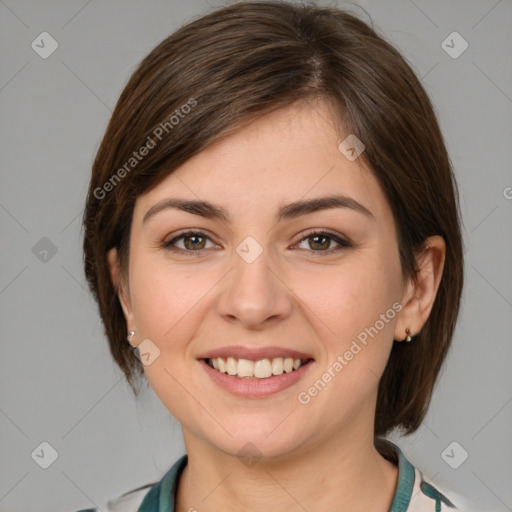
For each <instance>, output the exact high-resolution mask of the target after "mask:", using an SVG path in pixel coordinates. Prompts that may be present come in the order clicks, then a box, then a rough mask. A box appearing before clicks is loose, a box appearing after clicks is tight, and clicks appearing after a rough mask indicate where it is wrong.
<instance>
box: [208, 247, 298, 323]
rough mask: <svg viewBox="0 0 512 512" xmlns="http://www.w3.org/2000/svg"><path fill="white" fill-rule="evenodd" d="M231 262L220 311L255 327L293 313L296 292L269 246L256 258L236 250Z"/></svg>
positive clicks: (224, 281)
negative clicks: (280, 268)
mask: <svg viewBox="0 0 512 512" xmlns="http://www.w3.org/2000/svg"><path fill="white" fill-rule="evenodd" d="M251 250H254V247H252V248H251ZM260 250H261V249H260ZM258 252H259V251H258ZM253 256H254V254H253ZM232 262H233V268H232V270H231V271H230V272H229V273H228V274H227V275H226V277H225V279H223V280H222V289H221V292H220V295H219V298H218V302H217V311H218V314H219V315H221V316H222V317H223V318H224V319H225V320H227V321H229V322H231V323H236V322H238V323H240V324H241V325H242V326H244V327H245V328H247V329H256V330H258V329H262V328H266V327H268V325H269V324H270V323H273V322H278V321H279V320H281V321H282V320H283V319H285V318H287V317H288V316H289V315H290V313H291V311H292V307H293V293H292V291H291V290H290V288H289V287H288V286H287V284H286V278H285V276H284V275H283V271H282V270H281V271H280V270H279V265H276V264H275V261H273V259H272V258H271V256H270V255H269V251H268V250H265V249H263V251H262V252H261V254H259V255H258V256H257V257H256V258H255V259H252V258H251V257H247V256H246V254H244V252H243V251H240V252H237V251H234V252H233V257H232Z"/></svg>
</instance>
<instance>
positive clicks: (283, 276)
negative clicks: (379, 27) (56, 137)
mask: <svg viewBox="0 0 512 512" xmlns="http://www.w3.org/2000/svg"><path fill="white" fill-rule="evenodd" d="M84 228H85V238H84V260H85V273H86V276H87V279H88V283H89V285H90V288H91V290H92V292H93V294H94V296H95V297H96V299H97V301H98V304H99V310H100V314H101V318H102V320H103V323H104V325H105V332H106V335H107V337H108V340H109V344H110V349H111V353H112V356H113V357H114V359H115V361H116V362H117V364H118V365H119V367H120V368H121V369H122V371H123V372H124V374H125V376H126V378H127V381H128V382H129V383H130V385H131V387H132V389H133V391H134V392H135V394H137V389H136V387H135V383H136V381H137V379H138V378H140V377H142V376H143V375H144V376H145V377H146V378H147V382H149V384H150V385H151V387H152V388H153V390H154V391H155V393H156V394H157V396H158V397H159V399H160V400H161V401H162V403H163V404H164V405H165V407H166V408H167V409H168V410H169V412H170V413H172V415H173V416H174V417H176V418H177V420H178V421H179V422H180V423H181V426H182V430H183V436H184V441H185V446H186V451H187V454H186V455H184V456H183V457H182V458H181V459H179V460H178V461H176V462H175V463H174V464H172V465H171V467H170V469H169V471H168V472H167V473H166V475H164V476H163V478H162V479H161V480H160V481H159V482H156V483H155V484H154V485H152V484H150V485H147V486H144V487H143V488H140V489H137V490H136V492H135V493H129V494H128V495H127V496H125V497H128V498H133V500H132V502H131V504H125V505H124V508H122V510H134V511H135V510H139V511H143V512H146V511H160V512H163V511H166V512H169V511H177V512H184V511H193V510H198V511H201V512H203V511H216V510H247V511H260V510H272V511H281V510H293V509H296V510H299V509H302V510H308V511H314V510H336V511H352V512H353V511H358V510H371V511H375V512H378V511H382V512H385V511H391V512H398V511H419V510H432V511H434V510H436V511H440V510H450V509H455V508H456V505H457V504H456V503H455V502H454V500H453V498H452V497H451V496H448V494H447V493H445V492H443V491H442V490H440V489H439V488H437V487H434V486H432V485H429V484H428V483H426V482H425V481H424V479H423V476H422V474H421V472H420V471H419V470H418V469H417V468H414V467H413V466H412V465H411V464H410V462H409V461H408V460H407V459H406V458H405V456H404V455H403V453H402V452H401V451H400V449H399V448H398V446H396V445H395V444H393V443H391V442H390V441H387V440H385V439H384V436H385V435H386V434H388V433H390V432H391V431H393V430H394V429H399V430H401V431H402V432H403V433H405V434H410V433H412V432H414V431H415V430H416V429H417V428H418V427H419V425H420V424H421V421H422V419H423V418H424V416H425V414H426V411H427V408H428V405H429V402H430V398H431V394H432V391H433V387H434V383H435V381H436V378H437V376H438V373H439V370H440V368H441V366H442V363H443V361H444V358H445V356H446V354H447V351H448V349H449V346H450V342H451V338H452V334H453V330H454V327H455V323H456V319H457V315H458V309H459V301H460V297H461V291H462V285H463V255H462V242H461V234H460V227H459V213H458V201H457V188H456V183H455V180H454V177H453V174H452V170H451V165H450V160H449V157H448V155H447V151H446V148H445V144H444V140H443V136H442V134H441V131H440V129H439V126H438V122H437V120H436V117H435V114H434V111H433V108H432V105H431V103H430V101H429V98H428V96H427V94H426V93H425V91H424V89H423V87H422V86H421V84H420V82H419V80H418V79H417V77H416V76H415V75H414V73H413V71H412V70H411V68H410V67H409V66H408V64H407V63H406V62H405V60H404V59H403V58H402V57H401V56H400V54H399V53H398V52H397V51H396V50H395V49H394V48H393V47H392V46H391V45H389V44H388V43H387V42H386V41H385V40H384V39H382V38H381V37H380V36H379V35H378V34H377V33H376V32H375V31H374V30H373V29H372V28H370V27H369V26H368V25H367V24H365V23H364V22H362V21H361V20H359V19H358V18H357V17H355V16H353V15H351V14H349V13H347V12H345V11H342V10H338V9H334V8H325V7H324V8H320V7H316V6H314V5H297V4H290V3H283V2H243V3H237V4H234V5H232V6H229V7H225V8H222V9H218V10H216V11H214V12H212V13H210V14H208V15H206V16H204V17H202V18H200V19H198V20H196V21H194V22H191V23H189V24H187V25H185V26H184V27H182V28H181V29H179V30H178V31H177V32H175V33H174V34H173V35H171V36H170V37H169V38H167V39H166V40H164V41H163V42H162V43H161V44H159V45H158V46H157V47H156V48H155V49H154V50H153V51H152V52H151V53H150V54H149V55H148V56H147V57H146V58H145V59H144V60H143V62H142V63H141V65H140V66H139V68H138V69H137V70H136V71H135V73H134V74H133V76H132V77H131V79H130V81H129V82H128V84H127V86H126V87H125V89H124V91H123V93H122V95H121V97H120V99H119V101H118V103H117V106H116V108H115V110H114V113H113V115H112V118H111V120H110V123H109V125H108V127H107V130H106V133H105V136H104V138H103V141H102V144H101V146H100V148H99V150H98V154H97V156H96V159H95V162H94V166H93V170H92V177H91V182H90V188H89V195H88V198H87V204H86V210H85V214H84ZM139 503H140V507H139ZM137 507H138V508H137ZM112 510H114V508H112ZM115 510H120V509H115Z"/></svg>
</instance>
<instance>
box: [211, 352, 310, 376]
mask: <svg viewBox="0 0 512 512" xmlns="http://www.w3.org/2000/svg"><path fill="white" fill-rule="evenodd" d="M207 362H208V364H209V365H210V366H211V367H212V368H215V370H218V371H219V372H221V373H227V374H228V375H233V376H234V375H236V376H238V377H240V378H252V377H256V378H257V379H266V378H268V377H271V376H272V375H281V374H282V373H283V372H285V373H290V372H293V371H294V370H298V369H299V368H300V367H301V366H302V364H303V363H302V361H301V360H300V359H294V358H292V357H284V358H283V357H274V358H273V359H260V360H259V361H250V360H249V359H238V360H237V359H236V358H234V357H228V358H227V359H224V358H222V357H215V358H213V359H208V360H207Z"/></svg>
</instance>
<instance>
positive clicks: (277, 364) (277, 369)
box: [272, 357, 283, 375]
mask: <svg viewBox="0 0 512 512" xmlns="http://www.w3.org/2000/svg"><path fill="white" fill-rule="evenodd" d="M281 373H283V358H282V357H274V359H272V374H273V375H281Z"/></svg>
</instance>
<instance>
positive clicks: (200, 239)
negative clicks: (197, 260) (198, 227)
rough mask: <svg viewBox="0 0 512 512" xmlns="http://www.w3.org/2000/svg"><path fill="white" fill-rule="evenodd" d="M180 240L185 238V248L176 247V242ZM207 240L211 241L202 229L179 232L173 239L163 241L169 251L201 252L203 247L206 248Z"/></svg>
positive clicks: (163, 245) (164, 246)
mask: <svg viewBox="0 0 512 512" xmlns="http://www.w3.org/2000/svg"><path fill="white" fill-rule="evenodd" d="M179 240H183V244H184V248H180V247H176V245H175V244H176V243H177V242H178V241H179ZM206 241H210V242H211V240H210V238H209V237H208V236H207V235H206V234H205V233H203V232H202V231H185V232H182V233H179V234H178V236H175V237H174V238H172V239H171V240H168V241H164V242H163V243H162V247H163V248H164V249H167V250H169V251H173V252H181V253H189V254H190V253H192V252H200V251H201V250H202V249H205V248H207V247H205V243H206Z"/></svg>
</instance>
